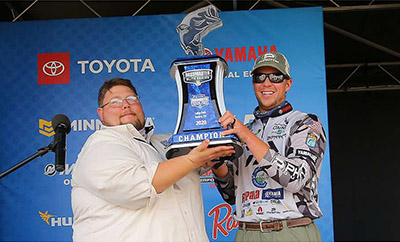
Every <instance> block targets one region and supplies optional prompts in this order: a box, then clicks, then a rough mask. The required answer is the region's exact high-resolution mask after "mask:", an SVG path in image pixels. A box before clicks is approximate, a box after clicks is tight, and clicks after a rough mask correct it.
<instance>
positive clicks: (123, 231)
mask: <svg viewBox="0 0 400 242" xmlns="http://www.w3.org/2000/svg"><path fill="white" fill-rule="evenodd" d="M98 103H99V108H98V109H97V112H98V114H99V116H100V119H101V120H102V122H103V126H102V128H101V129H100V130H98V131H96V132H95V133H93V134H92V135H91V136H90V137H89V138H88V140H87V141H86V143H85V145H84V146H83V148H82V150H81V152H80V154H79V155H78V160H77V161H76V164H75V168H74V170H73V173H72V194H71V200H72V209H73V213H74V224H73V240H74V241H85V242H87V241H96V242H97V241H208V237H207V234H206V231H205V224H204V214H203V211H204V209H203V202H202V195H201V186H200V179H199V168H200V167H202V166H203V167H204V166H207V167H209V165H208V163H210V161H211V160H214V159H218V158H219V157H221V156H229V155H231V154H232V153H234V150H233V148H232V147H229V146H220V147H214V148H207V146H208V144H209V141H208V140H206V141H204V142H203V143H202V144H201V145H199V146H198V147H196V148H194V149H193V150H192V151H191V152H190V153H188V154H187V155H184V156H180V157H176V158H173V159H170V160H165V158H163V154H160V153H158V152H157V150H156V149H155V148H154V146H160V145H161V144H160V143H159V142H156V141H157V139H156V138H155V137H152V136H151V133H152V132H151V131H152V130H146V129H145V127H144V123H145V115H144V112H143V107H142V104H141V103H140V101H139V96H138V95H137V92H136V89H135V87H134V86H133V85H132V84H131V82H130V81H129V80H126V79H119V78H115V79H111V80H109V81H106V82H104V84H103V86H102V87H101V88H100V90H99V95H98ZM152 143H154V146H153V144H152ZM164 160H165V161H164ZM206 162H208V163H207V165H205V164H206Z"/></svg>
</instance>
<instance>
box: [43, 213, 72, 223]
mask: <svg viewBox="0 0 400 242" xmlns="http://www.w3.org/2000/svg"><path fill="white" fill-rule="evenodd" d="M39 216H40V218H41V219H42V220H43V221H44V222H46V224H47V225H49V226H51V227H71V226H72V217H60V216H57V215H52V214H49V212H48V211H46V212H44V213H43V212H41V211H39Z"/></svg>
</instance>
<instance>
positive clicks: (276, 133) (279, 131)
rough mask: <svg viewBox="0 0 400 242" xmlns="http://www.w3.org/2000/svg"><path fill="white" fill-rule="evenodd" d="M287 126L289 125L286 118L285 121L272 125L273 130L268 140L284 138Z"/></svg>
mask: <svg viewBox="0 0 400 242" xmlns="http://www.w3.org/2000/svg"><path fill="white" fill-rule="evenodd" d="M286 127H287V120H285V123H275V124H274V125H273V126H272V131H271V135H268V136H267V139H268V140H271V139H283V138H285V137H286V132H285V130H286Z"/></svg>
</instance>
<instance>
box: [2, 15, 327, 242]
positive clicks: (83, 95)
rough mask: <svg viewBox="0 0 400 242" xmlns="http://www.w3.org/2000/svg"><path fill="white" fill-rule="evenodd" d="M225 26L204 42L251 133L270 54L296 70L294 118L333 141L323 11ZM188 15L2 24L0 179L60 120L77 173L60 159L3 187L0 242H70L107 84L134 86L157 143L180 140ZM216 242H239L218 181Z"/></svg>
mask: <svg viewBox="0 0 400 242" xmlns="http://www.w3.org/2000/svg"><path fill="white" fill-rule="evenodd" d="M219 16H220V18H221V19H222V22H223V26H222V27H220V28H218V29H216V30H214V31H212V32H210V33H209V34H208V35H207V37H205V38H204V39H203V44H204V47H205V51H206V53H209V54H216V55H219V56H221V57H223V58H224V59H225V60H226V62H227V64H228V68H229V73H228V76H227V78H225V80H224V97H225V105H226V108H227V109H228V110H230V111H232V112H233V113H234V114H235V115H236V116H237V117H238V118H240V119H241V121H242V122H248V121H249V120H250V119H252V112H253V110H254V108H255V107H256V106H257V100H256V98H255V96H254V93H253V88H252V84H251V78H250V71H251V68H252V65H253V63H254V60H255V59H256V58H257V57H258V56H259V55H260V54H262V53H263V52H265V51H279V52H282V53H284V54H285V55H286V57H287V58H288V59H289V62H290V65H291V75H292V78H293V86H292V88H291V90H290V91H289V93H288V96H287V99H288V101H289V102H290V103H291V104H292V105H293V107H294V109H298V110H300V111H304V112H309V113H314V114H316V115H318V116H319V117H320V119H321V121H322V124H323V126H324V128H325V131H326V132H327V133H328V117H327V99H326V85H325V60H324V41H323V20H322V8H298V9H274V10H252V11H235V12H220V13H219ZM184 17H185V15H184V14H173V15H155V16H137V17H117V18H98V19H70V20H51V21H26V22H14V23H4V22H3V23H0V36H1V37H0V46H1V49H0V56H1V59H0V67H1V68H0V78H1V81H0V98H1V99H0V100H1V106H0V114H1V119H0V126H1V133H0V145H1V147H2V149H1V151H0V171H1V172H3V171H5V170H7V169H8V168H10V167H12V166H14V165H15V164H17V163H18V162H20V161H22V160H24V159H25V158H27V157H29V156H30V155H32V154H34V153H35V152H36V151H37V149H39V148H41V147H44V146H47V145H48V144H50V143H51V141H52V139H53V135H54V131H53V130H52V128H51V123H50V122H51V119H52V118H53V117H54V116H55V115H56V114H59V113H62V114H65V115H67V116H68V117H69V119H70V120H71V122H72V131H71V132H70V133H69V134H68V136H67V154H66V155H67V165H66V169H65V171H64V172H56V171H55V169H54V153H49V154H47V155H45V156H43V157H39V158H37V159H35V160H33V161H31V162H29V163H28V164H26V165H25V166H23V167H21V168H19V169H18V170H16V171H15V172H13V173H11V174H9V175H8V176H6V177H4V178H3V179H1V180H0V214H1V216H0V241H71V240H72V227H71V226H72V223H73V215H72V210H71V202H70V198H71V196H70V192H71V186H70V183H71V171H72V170H73V168H74V163H75V161H76V159H77V155H78V154H79V152H80V150H81V147H82V146H83V144H84V143H85V141H86V139H87V137H88V136H89V135H90V134H92V133H93V132H94V131H95V130H96V129H98V128H99V127H100V124H101V123H100V120H99V117H98V116H97V112H96V109H97V93H98V90H99V87H100V86H101V85H102V83H103V82H104V81H105V80H108V79H110V78H114V77H122V78H127V79H130V80H132V83H133V84H134V85H135V86H136V88H137V90H138V94H139V95H140V97H141V102H142V103H143V106H144V111H145V113H146V116H147V119H146V122H148V123H154V125H155V127H156V129H155V133H172V132H173V131H174V128H175V124H176V120H177V115H178V93H177V87H176V83H175V80H173V79H172V78H171V77H170V75H169V68H170V65H171V63H172V62H173V61H174V60H175V59H177V58H181V57H185V56H186V54H185V52H184V51H183V49H182V48H181V46H180V42H179V35H178V33H177V30H176V26H178V25H179V24H180V23H181V21H182V19H183V18H184ZM329 156H330V155H329V144H328V145H327V150H326V152H325V156H324V159H323V164H322V171H321V180H320V183H319V193H320V197H319V199H320V205H321V208H322V211H323V213H324V216H323V217H322V218H320V219H318V220H317V221H316V223H317V224H318V226H319V228H320V231H321V234H322V239H323V241H333V240H334V239H333V215H332V201H331V200H332V197H331V182H330V180H331V177H330V160H329ZM202 182H203V184H202V188H203V197H204V204H205V211H204V213H205V217H206V226H207V232H208V234H209V238H210V240H211V241H233V239H234V236H235V233H236V231H237V227H238V224H237V222H235V221H234V220H233V217H232V213H233V211H234V207H231V206H229V205H227V204H226V203H224V202H223V200H222V199H221V197H220V195H219V193H218V191H217V189H216V188H215V185H214V183H213V182H212V175H211V173H208V174H204V175H203V176H202Z"/></svg>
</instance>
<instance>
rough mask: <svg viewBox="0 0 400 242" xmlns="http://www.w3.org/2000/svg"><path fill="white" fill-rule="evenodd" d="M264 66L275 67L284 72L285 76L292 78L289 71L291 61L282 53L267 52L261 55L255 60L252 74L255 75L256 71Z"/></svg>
mask: <svg viewBox="0 0 400 242" xmlns="http://www.w3.org/2000/svg"><path fill="white" fill-rule="evenodd" d="M262 66H270V67H274V68H276V69H277V70H279V71H280V72H282V74H284V75H285V76H288V77H289V78H291V77H290V73H289V72H290V66H289V62H288V60H287V59H286V57H285V56H284V55H283V54H281V53H278V52H267V53H264V54H262V55H260V56H259V57H258V58H257V59H256V61H255V62H254V66H253V70H252V71H251V72H250V74H252V75H253V73H254V71H255V70H256V69H257V68H259V67H262Z"/></svg>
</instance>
